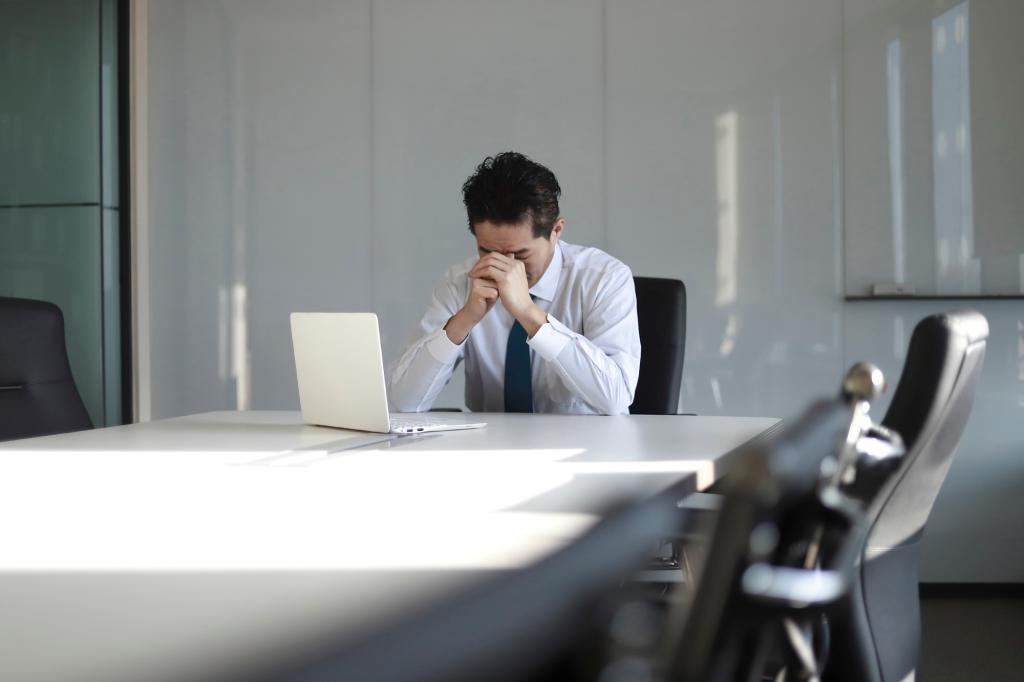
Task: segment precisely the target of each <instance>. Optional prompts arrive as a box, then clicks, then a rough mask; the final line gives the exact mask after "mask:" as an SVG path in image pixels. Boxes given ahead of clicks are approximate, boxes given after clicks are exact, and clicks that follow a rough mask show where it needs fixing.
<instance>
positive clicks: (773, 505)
mask: <svg viewBox="0 0 1024 682" xmlns="http://www.w3.org/2000/svg"><path fill="white" fill-rule="evenodd" d="M850 421H851V410H850V406H849V404H848V403H847V402H846V401H844V400H833V401H823V402H820V403H817V404H815V405H813V406H812V407H811V408H810V409H809V410H808V411H807V412H806V413H805V414H804V415H803V416H802V417H801V418H800V419H799V420H797V421H796V422H792V423H790V424H789V425H788V426H787V427H786V428H785V429H784V430H783V431H782V432H780V434H779V435H778V437H777V438H776V439H773V440H772V441H771V442H762V443H759V444H756V445H754V446H753V447H752V448H751V449H750V451H749V452H747V453H746V454H745V455H744V461H743V462H742V463H741V464H740V465H739V466H738V467H737V469H736V470H735V471H734V474H733V476H732V478H731V479H730V483H729V485H728V487H727V489H726V492H725V494H724V498H723V503H722V509H721V512H720V514H719V518H718V520H717V523H716V526H715V530H714V533H713V535H712V538H711V546H710V551H709V553H708V558H707V563H706V565H705V567H704V570H703V571H701V576H700V578H699V582H698V584H697V588H696V592H695V593H694V595H693V599H692V603H690V604H688V605H684V606H682V607H680V608H679V609H678V611H677V613H676V614H675V615H673V616H672V619H673V620H674V621H675V623H670V626H669V628H668V630H667V632H666V636H665V639H664V642H663V649H664V653H663V662H664V669H663V670H662V671H661V674H660V675H659V679H661V680H664V681H671V682H733V681H734V680H735V681H739V680H744V681H746V680H760V679H766V678H763V677H762V675H774V673H775V671H776V669H778V668H781V667H782V666H784V665H786V663H787V662H788V661H787V659H788V658H791V656H789V655H788V654H787V652H788V651H793V649H792V648H791V647H788V646H787V645H786V642H785V636H786V631H785V628H786V627H787V626H786V622H787V621H789V622H791V623H792V627H793V628H796V629H798V630H800V631H804V630H806V629H809V628H811V627H813V626H814V625H815V624H816V623H818V622H820V618H821V614H822V612H823V609H824V608H825V607H827V606H828V605H830V604H832V603H834V602H835V600H836V599H838V598H839V597H840V596H841V595H842V594H843V592H844V591H845V590H846V589H848V585H849V582H850V581H851V580H852V577H853V571H854V561H855V552H856V549H857V548H859V546H860V542H861V538H860V535H859V534H858V533H859V530H858V529H859V527H860V524H859V522H858V521H859V513H858V511H857V509H856V507H855V506H852V505H846V504H844V502H843V499H842V498H841V496H838V495H836V494H834V493H835V487H834V486H832V487H831V489H830V490H831V492H830V493H828V494H825V493H824V492H823V491H825V490H826V489H827V488H829V486H828V485H827V476H826V474H824V473H823V463H824V462H826V461H830V460H831V461H834V458H835V455H836V453H837V450H838V448H839V445H840V444H841V443H842V442H843V440H844V438H845V436H846V434H847V432H848V430H849V428H850ZM816 542H817V543H818V544H819V545H820V550H819V551H818V552H817V553H816V556H815V557H813V559H812V560H811V561H808V556H807V555H808V550H809V548H810V547H811V545H812V544H813V543H816ZM808 666H809V667H813V666H814V663H813V662H812V663H808ZM790 672H791V673H792V675H791V676H786V677H784V678H781V679H786V680H798V679H808V678H807V677H804V676H801V675H800V674H797V672H796V670H795V669H792V668H791V669H790Z"/></svg>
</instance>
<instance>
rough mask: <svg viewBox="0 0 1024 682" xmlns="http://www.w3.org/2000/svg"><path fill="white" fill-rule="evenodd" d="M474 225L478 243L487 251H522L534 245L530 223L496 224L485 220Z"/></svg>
mask: <svg viewBox="0 0 1024 682" xmlns="http://www.w3.org/2000/svg"><path fill="white" fill-rule="evenodd" d="M474 227H475V230H476V243H477V245H478V246H479V247H480V248H483V249H486V250H487V251H500V252H506V251H507V252H513V251H520V250H522V249H525V248H529V247H530V246H532V245H533V243H534V240H535V237H534V236H533V228H532V227H531V226H530V225H529V223H521V224H519V225H495V224H493V223H489V222H484V223H479V224H477V225H475V226H474Z"/></svg>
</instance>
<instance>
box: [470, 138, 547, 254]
mask: <svg viewBox="0 0 1024 682" xmlns="http://www.w3.org/2000/svg"><path fill="white" fill-rule="evenodd" d="M561 194H562V188H561V187H559V186H558V180H556V179H555V174H554V173H552V172H551V171H550V170H548V169H547V168H545V167H544V166H542V165H540V164H539V163H537V162H535V161H531V160H530V159H528V158H527V157H525V156H523V155H522V154H518V153H516V152H502V153H501V154H498V155H496V156H488V157H487V158H486V159H484V160H483V163H481V164H480V165H479V166H477V167H476V170H474V171H473V174H472V175H470V176H469V178H468V179H467V180H466V182H465V184H464V185H462V202H463V203H464V204H466V213H467V215H468V217H469V231H470V232H472V233H473V234H476V230H475V228H474V227H473V226H474V225H476V224H477V223H481V222H483V221H485V220H487V221H490V222H492V223H494V224H496V225H518V224H520V223H522V222H524V221H526V220H527V219H529V220H530V221H531V224H532V225H533V236H534V237H544V238H545V239H550V238H551V229H552V228H553V227H554V224H555V221H556V220H558V197H559V196H560V195H561Z"/></svg>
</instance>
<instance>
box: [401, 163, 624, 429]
mask: <svg viewBox="0 0 1024 682" xmlns="http://www.w3.org/2000/svg"><path fill="white" fill-rule="evenodd" d="M462 194H463V201H464V203H465V205H466V212H467V214H468V218H469V231H470V232H471V233H472V234H473V235H474V236H475V237H476V244H477V250H478V252H479V256H478V257H474V258H470V259H468V260H466V261H464V262H462V263H460V264H458V265H455V266H452V267H451V268H449V270H448V272H447V273H445V275H444V276H443V277H442V278H441V281H440V282H439V283H438V285H437V286H436V287H435V288H434V295H433V300H432V301H431V303H430V306H429V307H428V308H427V311H426V313H425V314H424V316H423V319H422V320H420V324H419V328H418V330H417V332H416V335H415V340H414V341H413V342H412V343H411V344H410V345H409V347H408V348H407V349H406V351H405V353H404V354H403V355H402V356H401V358H399V360H398V362H396V363H395V365H394V366H393V368H392V369H391V371H390V373H389V378H388V396H389V398H390V400H391V407H392V409H393V410H395V411H398V412H421V411H424V410H429V409H430V407H431V405H433V403H434V400H435V398H437V395H438V393H440V391H441V389H442V388H444V385H445V384H446V383H448V380H449V379H450V378H451V375H452V372H453V371H454V369H455V367H456V365H457V364H458V362H459V361H460V360H465V363H466V405H467V406H468V407H469V408H470V409H471V410H473V411H483V412H503V411H504V412H559V413H575V414H628V413H629V405H630V404H631V403H632V402H633V392H634V391H635V390H636V381H637V375H638V373H639V368H640V334H639V331H638V328H637V317H636V290H635V289H634V287H633V276H632V273H631V272H630V270H629V268H628V267H626V265H625V264H623V263H622V262H620V261H618V260H616V259H615V258H612V257H611V256H609V255H608V254H606V253H604V252H603V251H600V250H599V249H595V248H588V247H583V246H574V245H572V244H568V243H566V242H564V241H561V236H562V230H563V229H564V227H565V219H564V218H562V217H561V216H560V215H559V210H558V197H559V196H560V194H561V188H560V187H559V186H558V181H557V180H556V179H555V176H554V174H553V173H552V172H551V171H550V170H548V169H547V168H545V167H544V166H542V165H540V164H538V163H535V162H534V161H531V160H530V159H528V158H527V157H525V156H523V155H522V154H517V153H515V152H505V153H502V154H498V155H497V156H494V157H488V158H486V159H484V161H483V163H481V164H480V165H479V166H477V168H476V170H475V172H474V173H473V175H471V176H470V177H469V179H468V180H466V183H465V184H464V185H463V186H462Z"/></svg>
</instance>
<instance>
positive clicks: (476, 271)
mask: <svg viewBox="0 0 1024 682" xmlns="http://www.w3.org/2000/svg"><path fill="white" fill-rule="evenodd" d="M469 274H470V276H472V277H474V278H476V279H489V280H493V281H494V282H498V281H499V280H502V279H504V278H505V276H506V275H507V274H508V273H507V272H505V271H504V270H501V269H499V268H497V267H495V266H494V265H491V264H487V265H483V264H480V265H477V266H476V267H475V268H473V270H472V271H471V272H470V273H469Z"/></svg>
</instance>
